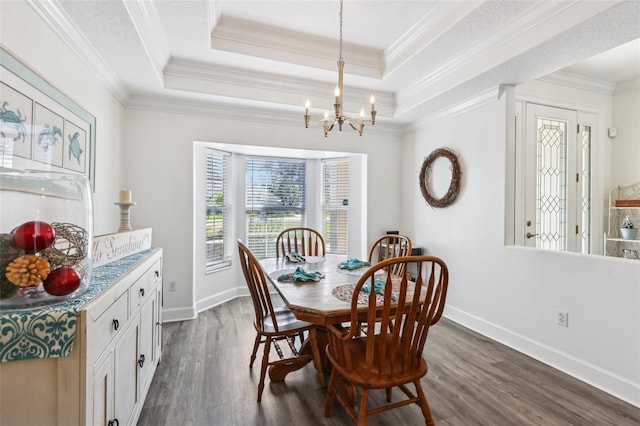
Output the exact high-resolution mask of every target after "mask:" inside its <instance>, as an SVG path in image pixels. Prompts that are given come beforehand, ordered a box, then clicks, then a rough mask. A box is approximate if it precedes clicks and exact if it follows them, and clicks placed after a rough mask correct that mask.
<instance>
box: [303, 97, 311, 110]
mask: <svg viewBox="0 0 640 426" xmlns="http://www.w3.org/2000/svg"><path fill="white" fill-rule="evenodd" d="M304 107H305V109H306V110H307V111H309V108H311V102H309V99H307V102H305V103H304Z"/></svg>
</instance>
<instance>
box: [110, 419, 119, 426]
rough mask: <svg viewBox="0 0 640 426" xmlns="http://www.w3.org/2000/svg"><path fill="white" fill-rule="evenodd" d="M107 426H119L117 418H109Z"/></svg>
mask: <svg viewBox="0 0 640 426" xmlns="http://www.w3.org/2000/svg"><path fill="white" fill-rule="evenodd" d="M107 425H108V426H120V422H119V421H118V419H113V420H109V421H108V422H107Z"/></svg>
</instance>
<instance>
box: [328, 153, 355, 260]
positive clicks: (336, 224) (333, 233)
mask: <svg viewBox="0 0 640 426" xmlns="http://www.w3.org/2000/svg"><path fill="white" fill-rule="evenodd" d="M322 193H323V203H322V204H323V205H322V207H323V218H324V220H323V225H324V229H323V234H324V238H325V243H326V246H327V253H336V254H347V251H348V242H349V240H348V235H349V232H348V230H349V225H348V224H349V221H348V219H349V160H348V159H346V158H342V159H327V160H322Z"/></svg>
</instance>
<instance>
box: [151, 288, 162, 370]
mask: <svg viewBox="0 0 640 426" xmlns="http://www.w3.org/2000/svg"><path fill="white" fill-rule="evenodd" d="M154 330H155V337H154V339H153V344H154V346H155V354H156V363H158V362H160V359H161V358H162V283H159V284H158V287H157V289H156V312H155V328H154Z"/></svg>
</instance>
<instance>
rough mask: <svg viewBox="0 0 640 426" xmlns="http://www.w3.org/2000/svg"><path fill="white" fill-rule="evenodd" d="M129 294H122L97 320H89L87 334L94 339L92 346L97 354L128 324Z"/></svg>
mask: <svg viewBox="0 0 640 426" xmlns="http://www.w3.org/2000/svg"><path fill="white" fill-rule="evenodd" d="M128 306H129V303H128V295H127V293H124V294H123V295H122V296H120V297H119V298H118V299H117V300H116V301H115V302H113V304H112V305H111V306H109V308H107V310H105V311H104V312H103V313H102V315H100V316H99V317H98V318H97V319H96V320H94V321H91V320H89V324H87V335H88V336H90V338H91V339H94V340H93V341H92V343H91V348H92V350H93V351H94V353H95V354H100V353H102V351H103V350H104V348H106V347H107V345H108V344H109V342H111V340H113V338H114V337H115V336H116V335H117V334H118V332H119V330H122V329H124V327H125V326H126V325H127V318H128V316H127V312H128V309H127V308H128Z"/></svg>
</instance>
